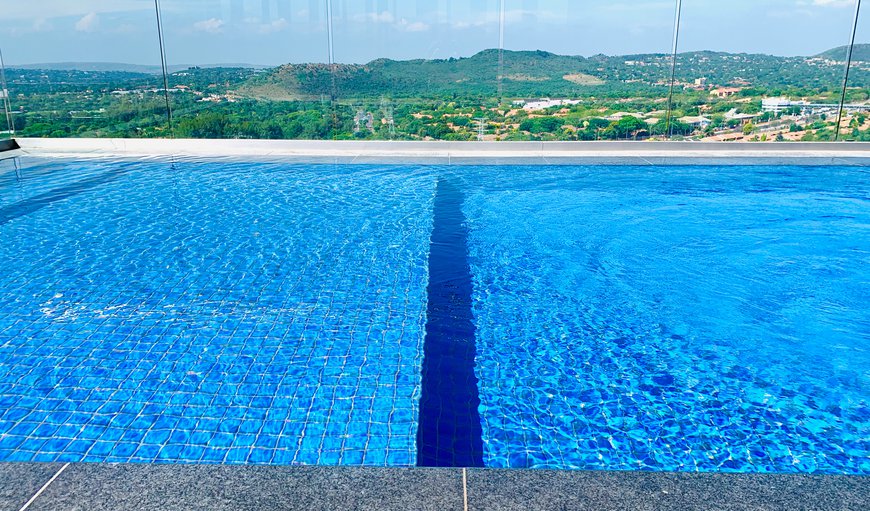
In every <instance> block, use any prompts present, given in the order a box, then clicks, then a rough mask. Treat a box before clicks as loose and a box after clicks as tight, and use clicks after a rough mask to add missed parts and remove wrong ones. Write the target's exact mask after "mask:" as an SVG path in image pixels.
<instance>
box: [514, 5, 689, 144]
mask: <svg viewBox="0 0 870 511" xmlns="http://www.w3.org/2000/svg"><path fill="white" fill-rule="evenodd" d="M673 16H674V8H673V6H672V5H670V4H668V3H667V2H664V3H662V2H643V3H637V4H635V3H631V4H619V3H618V4H612V3H606V2H596V1H588V0H587V1H581V2H577V1H568V0H506V2H505V13H504V19H505V53H504V72H503V73H502V89H503V91H504V99H505V105H506V107H507V110H506V116H505V120H504V124H503V125H502V127H501V129H502V130H503V134H502V138H504V139H506V140H601V139H643V138H648V137H650V136H653V135H655V132H656V126H661V124H659V122H660V120H661V119H662V118H663V117H664V116H665V109H666V106H665V98H666V96H667V86H666V84H667V78H668V76H669V74H670V57H669V55H668V53H669V52H670V47H671V39H672V33H673ZM615 34H620V36H618V37H617V36H615Z"/></svg>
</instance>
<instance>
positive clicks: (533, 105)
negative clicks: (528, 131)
mask: <svg viewBox="0 0 870 511" xmlns="http://www.w3.org/2000/svg"><path fill="white" fill-rule="evenodd" d="M580 103H581V101H580V100H579V99H550V98H542V99H538V100H534V101H526V103H525V105H524V106H523V110H525V111H527V112H533V111H535V110H546V109H548V108H553V107H554V106H568V105H578V104H580Z"/></svg>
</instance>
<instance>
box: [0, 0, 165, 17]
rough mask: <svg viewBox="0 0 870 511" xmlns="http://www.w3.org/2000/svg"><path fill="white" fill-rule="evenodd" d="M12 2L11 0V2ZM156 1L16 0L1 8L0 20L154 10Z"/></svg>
mask: <svg viewBox="0 0 870 511" xmlns="http://www.w3.org/2000/svg"><path fill="white" fill-rule="evenodd" d="M10 3H11V2H10ZM153 10H154V2H148V1H147V0H111V1H106V0H76V1H71V0H40V1H38V2H24V1H18V2H15V8H14V9H12V8H8V9H0V21H3V20H32V19H38V18H43V17H50V18H65V17H72V16H75V17H80V16H82V13H96V14H107V13H120V12H139V11H153Z"/></svg>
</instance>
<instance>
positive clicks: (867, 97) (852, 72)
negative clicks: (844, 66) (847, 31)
mask: <svg viewBox="0 0 870 511" xmlns="http://www.w3.org/2000/svg"><path fill="white" fill-rule="evenodd" d="M868 11H870V2H866V1H865V2H864V4H863V5H862V6H861V14H860V16H859V18H858V26H857V30H856V32H855V47H854V49H853V50H852V65H851V67H850V69H849V83H848V87H847V89H846V102H845V104H846V107H845V108H844V109H843V119H842V121H841V123H840V139H842V140H852V141H861V142H867V141H870V13H868Z"/></svg>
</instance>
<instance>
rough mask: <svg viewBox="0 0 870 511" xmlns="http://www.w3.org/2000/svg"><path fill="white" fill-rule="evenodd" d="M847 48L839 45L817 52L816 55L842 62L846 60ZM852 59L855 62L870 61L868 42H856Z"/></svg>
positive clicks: (869, 45)
mask: <svg viewBox="0 0 870 511" xmlns="http://www.w3.org/2000/svg"><path fill="white" fill-rule="evenodd" d="M847 50H848V46H840V47H838V48H833V49H830V50H828V51H826V52H823V53H819V54H818V55H816V57H820V58H823V59H830V60H836V61H840V62H842V61H845V60H846V53H847ZM852 60H854V61H856V62H870V44H856V45H855V49H854V50H852Z"/></svg>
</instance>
